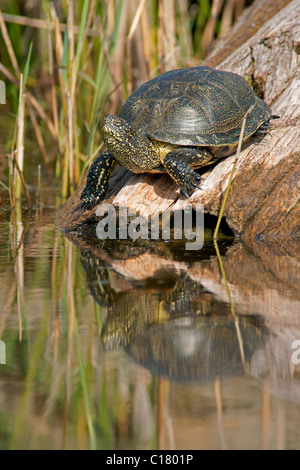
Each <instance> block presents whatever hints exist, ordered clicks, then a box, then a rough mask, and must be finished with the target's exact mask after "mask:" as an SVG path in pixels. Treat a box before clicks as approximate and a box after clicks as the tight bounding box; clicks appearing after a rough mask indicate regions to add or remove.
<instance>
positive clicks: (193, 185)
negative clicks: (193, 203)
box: [180, 172, 202, 198]
mask: <svg viewBox="0 0 300 470" xmlns="http://www.w3.org/2000/svg"><path fill="white" fill-rule="evenodd" d="M194 174H195V176H194V175H193V178H191V181H188V182H187V181H186V182H185V184H184V185H182V186H181V188H180V195H181V196H184V197H187V198H189V197H191V196H192V194H193V193H194V192H195V191H196V189H200V187H201V181H202V178H201V176H200V175H199V174H198V173H196V172H194Z"/></svg>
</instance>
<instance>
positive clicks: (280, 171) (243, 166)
mask: <svg viewBox="0 0 300 470" xmlns="http://www.w3.org/2000/svg"><path fill="white" fill-rule="evenodd" d="M282 6H284V7H283V8H282V9H281V10H280V11H278V10H277V12H276V8H280V7H282ZM251 15H252V16H251ZM254 23H255V24H254ZM299 23H300V3H299V1H298V0H293V1H290V2H287V1H273V2H269V1H265V0H259V1H256V2H255V3H254V4H253V5H252V7H251V9H250V11H249V12H248V13H247V12H246V13H245V14H244V15H243V17H242V18H241V20H240V21H239V22H238V23H237V25H236V26H235V27H234V28H233V29H232V31H231V33H230V34H229V36H228V37H227V38H226V39H225V40H222V41H221V42H220V43H218V44H217V45H216V48H215V49H214V51H212V53H211V54H210V56H209V57H208V58H207V59H206V60H205V63H204V65H209V66H214V67H215V68H217V69H220V70H225V71H229V72H235V73H238V74H240V75H242V76H244V77H246V78H248V79H249V81H250V83H251V84H252V86H253V88H254V90H255V91H256V92H258V93H259V95H260V96H261V97H262V98H263V99H264V100H265V101H266V102H267V103H268V104H269V105H270V106H271V108H272V113H273V114H275V115H279V116H280V119H278V120H276V121H273V126H272V128H271V131H270V133H269V134H268V135H266V136H265V138H263V139H262V140H259V139H253V140H251V143H250V145H248V146H247V147H246V148H244V149H243V150H242V152H241V154H240V156H239V159H238V162H237V167H236V170H235V173H234V177H233V181H232V185H231V188H230V192H229V195H228V199H227V203H226V207H225V211H224V217H225V218H226V221H227V224H228V225H229V227H230V228H231V229H232V230H233V232H234V233H235V234H236V235H237V236H239V238H241V239H242V240H244V241H245V242H247V243H251V242H252V241H253V240H256V239H260V240H262V239H264V240H273V239H278V238H280V239H290V238H294V239H298V238H299V237H300V223H299V221H300V204H299V200H300V132H299V130H300V126H299V118H300V67H299V53H300V29H299ZM253 24H254V26H251V25H253ZM242 33H243V34H242ZM234 160H235V155H232V156H230V157H227V158H225V159H223V160H220V161H219V163H218V164H217V165H215V166H213V167H207V169H206V170H205V172H204V173H203V175H202V176H203V179H204V181H203V183H202V186H201V189H199V190H197V191H196V192H195V193H194V194H193V195H192V196H191V197H190V198H188V199H187V198H182V197H180V195H179V189H178V187H177V186H176V185H175V184H174V183H173V182H172V180H171V179H170V177H169V176H168V175H149V174H143V175H135V174H133V173H130V172H129V171H127V170H124V169H120V168H117V169H116V170H115V172H114V174H113V177H112V179H111V182H110V187H109V191H108V194H107V198H106V200H105V201H103V202H106V203H111V204H113V205H114V206H116V207H120V206H122V205H126V207H127V208H128V209H130V210H132V211H133V212H135V213H139V214H140V215H142V216H145V217H147V218H149V217H151V216H152V215H153V214H155V213H157V212H163V211H165V210H167V209H168V208H169V207H171V206H172V205H173V204H174V203H175V204H174V206H173V210H176V209H183V208H184V207H186V206H187V204H193V206H196V204H199V203H200V204H203V205H204V210H205V212H208V213H210V214H212V215H218V214H219V211H220V207H221V204H222V201H223V198H224V193H225V191H226V188H227V184H228V180H229V175H230V172H231V170H232V167H233V163H234ZM84 185H85V181H83V182H82V184H81V185H80V186H79V187H78V188H77V190H76V191H75V192H74V194H73V195H72V196H71V197H70V198H69V199H68V200H67V202H66V203H65V204H64V206H63V207H62V208H61V210H60V211H59V212H58V214H57V225H58V227H59V228H61V229H62V230H66V231H70V230H74V229H76V227H81V226H82V225H83V224H85V223H88V222H92V221H94V220H96V219H97V216H96V211H97V206H96V207H94V208H93V209H92V210H91V211H84V210H82V209H81V208H80V194H81V192H82V189H83V187H84Z"/></svg>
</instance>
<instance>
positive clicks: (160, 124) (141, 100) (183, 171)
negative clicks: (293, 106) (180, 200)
mask: <svg viewBox="0 0 300 470" xmlns="http://www.w3.org/2000/svg"><path fill="white" fill-rule="evenodd" d="M250 108H251V110H250V112H249V114H248V117H247V120H246V125H245V131H244V139H243V142H245V141H246V140H248V139H249V138H250V137H251V136H253V134H254V133H255V132H256V131H257V130H258V129H259V128H260V127H261V126H263V125H268V121H269V119H270V118H271V109H270V107H269V106H268V105H267V104H266V103H265V102H264V101H263V100H262V99H260V98H259V97H258V96H256V94H255V93H254V91H253V90H252V88H251V86H250V85H249V84H248V82H247V81H246V80H245V79H244V78H243V77H242V76H240V75H238V74H235V73H232V72H227V71H221V70H216V69H213V68H210V67H207V66H198V67H188V68H181V69H176V70H170V71H167V72H164V73H162V74H161V75H158V76H157V77H155V78H153V79H152V80H150V81H148V82H146V83H144V84H142V85H141V86H139V87H138V88H137V89H136V90H135V91H134V92H133V93H132V94H131V95H130V96H129V98H128V99H127V101H126V102H125V103H124V105H123V106H122V107H121V110H120V112H119V114H118V115H117V116H113V115H110V114H109V115H106V116H105V117H104V119H103V123H102V126H101V134H102V137H103V140H104V143H105V145H106V150H105V151H104V152H103V153H102V154H101V155H99V156H98V157H97V158H96V159H95V161H94V162H93V163H92V164H91V166H90V169H89V171H88V175H87V180H86V185H85V188H84V189H83V192H82V194H81V205H82V207H83V208H85V209H91V208H92V207H94V206H95V205H96V204H98V203H100V202H101V201H103V199H104V198H105V195H106V192H107V189H108V185H109V181H110V177H111V173H112V170H113V168H114V167H115V165H116V164H117V163H118V164H119V165H121V166H123V167H124V168H127V169H128V170H130V171H132V172H133V173H148V172H150V173H161V172H162V173H164V172H166V173H168V174H169V175H170V176H171V178H172V179H173V180H174V181H175V182H176V183H177V185H178V186H179V188H180V193H181V194H182V195H183V196H185V197H189V196H191V195H192V194H193V192H194V191H195V190H196V189H197V188H199V187H200V184H201V180H202V178H201V176H200V174H199V173H198V172H197V171H195V170H196V169H197V168H200V167H202V166H204V165H208V164H211V163H213V162H216V161H217V160H218V159H220V158H223V157H226V156H228V155H230V154H232V153H233V152H234V150H235V149H236V147H237V144H238V141H239V137H240V132H241V125H242V121H243V118H244V116H245V114H246V113H247V112H248V111H249V109H250Z"/></svg>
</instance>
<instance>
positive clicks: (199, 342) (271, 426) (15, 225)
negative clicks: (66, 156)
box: [0, 191, 300, 450]
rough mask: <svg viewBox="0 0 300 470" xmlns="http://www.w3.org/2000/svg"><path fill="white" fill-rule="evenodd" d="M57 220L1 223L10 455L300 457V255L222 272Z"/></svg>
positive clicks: (239, 256) (178, 246)
mask: <svg viewBox="0 0 300 470" xmlns="http://www.w3.org/2000/svg"><path fill="white" fill-rule="evenodd" d="M55 211H56V201H55V193H54V191H53V192H52V193H50V194H47V204H45V202H43V203H42V206H41V208H40V209H35V210H34V211H32V212H31V213H29V212H28V211H25V210H23V211H22V210H21V209H20V208H17V209H16V210H14V211H13V212H11V213H9V212H8V211H7V212H3V213H2V215H1V220H0V246H1V251H0V273H1V274H0V276H1V282H0V289H1V314H0V339H1V341H2V342H3V343H1V344H2V345H3V344H4V345H5V356H3V354H4V353H3V351H2V352H1V354H2V362H3V364H1V365H0V416H1V419H0V446H1V448H2V449H92V448H95V449H114V450H115V449H121V450H125V449H135V450H136V449H180V450H183V449H188V450H193V449H299V448H300V428H299V421H300V366H299V365H298V364H297V358H298V357H299V358H300V354H299V356H297V354H296V353H297V349H295V348H294V349H293V345H294V346H295V344H296V343H294V342H295V341H297V340H300V320H299V312H300V292H299V281H300V279H299V278H300V274H299V273H300V269H299V267H300V266H299V247H298V246H297V244H293V243H289V244H288V247H285V246H284V244H283V243H280V244H277V245H276V246H275V245H270V246H268V245H267V244H264V243H262V242H259V243H258V244H257V245H255V246H253V247H251V249H250V248H249V247H245V246H244V245H243V244H242V243H238V242H234V243H233V242H232V241H229V240H225V241H223V242H220V244H219V249H220V252H221V259H218V257H217V255H216V251H215V247H214V245H213V244H212V242H211V241H210V240H207V241H206V243H205V246H204V248H203V249H202V250H199V252H196V253H195V252H193V253H192V254H191V253H187V252H185V250H184V248H183V245H182V243H175V242H173V243H171V242H170V243H167V242H165V241H157V242H132V241H130V242H129V241H105V242H103V241H102V242H101V241H99V240H97V239H95V238H87V237H86V236H85V235H86V234H84V233H73V234H63V233H62V232H61V231H59V230H58V229H57V228H56V227H55V219H54V214H55ZM91 233H92V231H90V232H89V237H91ZM220 263H221V264H222V266H223V268H224V273H225V275H226V279H227V281H228V288H229V291H228V289H227V288H226V282H225V279H224V275H223V274H222V272H221V266H220ZM230 300H231V302H230ZM299 344H300V343H299ZM293 353H295V354H294V356H293Z"/></svg>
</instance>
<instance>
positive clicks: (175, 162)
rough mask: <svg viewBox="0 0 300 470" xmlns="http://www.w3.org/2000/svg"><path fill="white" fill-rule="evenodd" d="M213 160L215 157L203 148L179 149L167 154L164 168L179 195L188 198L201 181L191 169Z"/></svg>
mask: <svg viewBox="0 0 300 470" xmlns="http://www.w3.org/2000/svg"><path fill="white" fill-rule="evenodd" d="M214 160H215V157H214V156H213V155H212V154H211V153H210V152H209V151H208V150H206V149H204V148H191V147H181V148H178V149H175V150H173V151H172V152H169V153H167V155H166V156H165V159H164V167H165V170H166V172H167V173H168V174H169V175H170V176H171V177H172V178H173V180H174V181H175V182H176V183H177V184H178V186H179V187H180V193H181V194H182V195H184V196H186V197H190V196H191V195H192V194H193V192H194V191H195V189H198V188H199V187H200V182H201V180H202V178H201V176H200V175H199V174H198V173H197V172H196V171H194V170H193V168H200V167H202V166H204V165H206V164H207V163H208V162H210V161H214Z"/></svg>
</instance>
